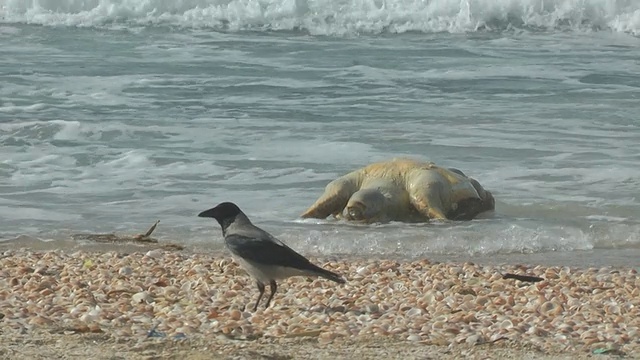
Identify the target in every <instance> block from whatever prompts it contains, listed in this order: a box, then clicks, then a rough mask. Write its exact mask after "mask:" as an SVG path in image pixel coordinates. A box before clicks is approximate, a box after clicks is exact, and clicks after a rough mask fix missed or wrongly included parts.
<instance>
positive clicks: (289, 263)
mask: <svg viewBox="0 0 640 360" xmlns="http://www.w3.org/2000/svg"><path fill="white" fill-rule="evenodd" d="M224 241H225V243H226V245H227V247H228V248H229V250H230V251H231V252H232V253H233V254H234V255H237V256H239V257H241V258H243V259H246V260H248V261H251V262H255V263H258V264H264V265H274V266H285V267H291V268H296V269H301V270H311V269H315V268H316V266H314V265H313V264H311V263H310V262H309V260H307V258H305V257H304V256H302V255H300V254H298V253H297V252H295V251H294V250H293V249H291V248H290V247H288V246H287V245H285V244H284V243H283V242H281V241H280V240H278V239H275V238H273V237H270V238H269V239H265V238H255V237H250V236H244V235H239V234H227V236H226V237H225V239H224Z"/></svg>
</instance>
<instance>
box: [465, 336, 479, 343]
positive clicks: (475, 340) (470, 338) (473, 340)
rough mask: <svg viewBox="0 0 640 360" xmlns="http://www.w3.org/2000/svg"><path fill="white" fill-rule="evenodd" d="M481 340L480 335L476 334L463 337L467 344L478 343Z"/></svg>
mask: <svg viewBox="0 0 640 360" xmlns="http://www.w3.org/2000/svg"><path fill="white" fill-rule="evenodd" d="M480 341H481V337H480V335H478V334H474V335H470V336H468V337H467V338H466V339H465V342H466V343H467V344H469V345H476V344H479V343H480Z"/></svg>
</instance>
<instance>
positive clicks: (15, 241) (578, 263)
mask: <svg viewBox="0 0 640 360" xmlns="http://www.w3.org/2000/svg"><path fill="white" fill-rule="evenodd" d="M162 247H165V248H169V247H176V248H177V249H176V250H179V251H181V252H182V253H184V254H209V255H211V256H221V257H225V256H226V257H229V256H230V255H229V253H228V252H227V250H226V249H225V248H224V245H223V244H221V243H219V244H217V243H216V244H204V243H197V244H185V243H178V242H171V241H166V240H159V241H158V242H157V243H145V242H141V243H133V242H119V243H106V242H102V243H99V242H94V241H87V240H73V239H70V238H69V239H56V240H47V241H44V240H40V239H38V238H34V237H31V236H26V235H21V236H18V237H16V238H12V239H6V240H0V251H5V250H17V249H21V248H29V249H32V250H36V251H53V250H64V251H70V252H74V251H80V250H83V251H99V252H108V251H118V252H123V253H133V252H139V251H148V250H149V249H156V248H162ZM296 250H297V251H299V252H300V253H301V254H303V255H305V256H316V257H325V258H327V257H330V258H332V259H340V260H343V261H365V260H372V259H373V260H395V261H401V262H406V261H417V260H422V259H428V260H430V261H433V262H439V263H449V262H451V263H464V262H473V263H475V264H480V265H493V266H499V265H508V264H525V265H540V266H571V267H580V268H584V267H604V266H612V267H629V268H635V269H638V270H640V248H621V249H611V248H607V249H605V248H596V249H591V250H574V251H549V252H539V253H491V254H466V253H462V254H427V255H425V256H405V255H403V254H381V253H375V254H367V255H356V254H332V255H322V254H309V253H306V252H305V251H304V249H296Z"/></svg>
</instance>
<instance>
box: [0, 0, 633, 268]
mask: <svg viewBox="0 0 640 360" xmlns="http://www.w3.org/2000/svg"><path fill="white" fill-rule="evenodd" d="M398 156H407V157H412V158H416V159H422V160H430V161H434V162H436V163H437V164H439V165H444V166H452V167H457V168H459V169H461V170H463V171H464V172H465V173H467V174H468V175H470V176H472V177H474V178H476V179H478V180H479V181H480V183H481V184H482V185H483V186H484V187H485V188H486V189H488V190H490V191H492V193H493V194H494V196H495V198H496V201H497V204H496V211H495V212H494V213H490V214H486V215H484V216H482V217H481V218H479V219H476V220H473V221H470V222H447V223H438V224H435V223H434V224H419V225H415V224H412V225H409V224H398V223H391V224H384V225H370V226H361V225H360V226H358V225H352V224H347V223H344V222H339V221H335V220H323V221H320V220H304V221H303V220H300V219H299V218H298V216H299V214H300V213H302V212H303V211H304V210H305V209H306V208H307V207H308V206H309V205H311V204H312V203H313V202H314V201H315V199H316V198H317V197H318V196H320V194H321V193H322V191H323V188H324V186H325V185H326V184H327V183H328V182H329V181H331V180H332V179H334V178H336V177H337V176H340V175H342V174H344V173H347V172H350V171H352V170H354V169H356V168H358V167H361V166H364V165H366V164H368V163H371V162H373V161H379V160H385V159H391V158H393V157H398ZM639 165H640V1H638V0H627V1H625V0H617V1H616V0H535V1H534V0H182V1H181V0H174V1H165V0H145V1H142V0H83V1H78V0H0V241H4V242H11V241H16V242H20V241H21V240H22V239H25V238H29V239H39V240H42V241H50V240H56V239H65V238H69V236H70V235H71V234H73V233H79V232H111V231H116V232H119V233H137V232H143V231H145V230H146V229H147V228H148V227H149V226H150V225H151V224H152V223H153V222H154V221H155V220H158V219H159V220H161V223H160V225H159V227H158V230H157V233H156V235H157V237H158V238H159V239H161V240H166V241H174V242H179V243H184V244H192V245H201V246H209V247H212V248H214V249H221V248H222V246H223V245H222V239H221V233H220V230H219V227H218V225H217V224H215V223H214V222H212V221H208V220H207V219H202V218H198V217H197V216H196V215H197V214H198V213H199V212H200V211H202V210H205V209H208V208H210V207H213V206H214V205H216V204H217V203H219V202H222V201H233V202H236V203H237V204H238V205H239V206H240V207H241V208H242V209H243V210H245V212H246V213H247V214H248V216H249V217H250V218H251V219H252V220H253V221H254V222H255V223H256V224H258V225H259V226H262V227H263V228H265V229H266V230H268V231H270V232H271V233H272V234H274V235H275V236H277V237H279V238H281V239H282V240H283V241H285V242H287V243H289V244H290V245H291V246H292V247H294V248H295V249H297V250H299V251H301V252H303V253H305V254H317V255H338V254H339V255H358V256H374V255H376V256H377V255H381V256H396V257H404V258H411V257H416V256H419V257H439V258H445V259H446V258H456V257H460V256H463V257H468V258H472V259H473V258H483V257H484V258H500V259H504V260H505V261H509V259H518V261H526V259H527V258H531V259H544V258H550V257H553V256H556V257H557V256H561V257H563V259H565V260H566V259H568V260H566V261H570V262H573V263H580V262H581V261H583V259H584V256H585V254H588V255H589V256H590V258H591V259H592V260H593V259H605V260H601V262H607V261H616V260H617V261H618V262H622V263H625V262H627V263H629V264H633V265H634V266H635V265H638V264H639V263H640V219H639V217H640V197H639V196H640V195H639V194H640V166H639ZM563 261H564V260H563ZM596 262H597V260H596Z"/></svg>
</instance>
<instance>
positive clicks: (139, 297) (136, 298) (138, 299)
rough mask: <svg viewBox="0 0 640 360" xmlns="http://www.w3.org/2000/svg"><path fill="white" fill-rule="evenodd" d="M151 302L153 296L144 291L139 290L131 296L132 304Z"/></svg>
mask: <svg viewBox="0 0 640 360" xmlns="http://www.w3.org/2000/svg"><path fill="white" fill-rule="evenodd" d="M151 302H153V297H152V296H151V295H150V294H149V293H148V292H146V291H141V292H139V293H136V294H134V295H133V296H131V303H132V304H140V303H151Z"/></svg>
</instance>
